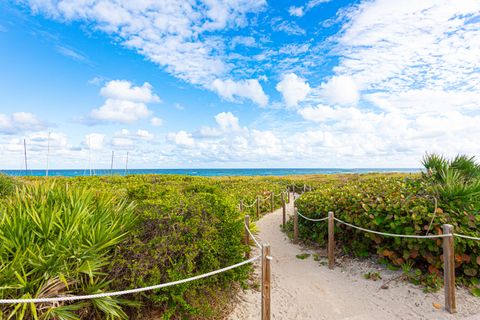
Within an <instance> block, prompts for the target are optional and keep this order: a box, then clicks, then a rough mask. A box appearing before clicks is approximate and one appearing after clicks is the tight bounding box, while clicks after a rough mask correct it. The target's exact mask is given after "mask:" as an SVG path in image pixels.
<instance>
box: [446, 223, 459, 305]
mask: <svg viewBox="0 0 480 320" xmlns="http://www.w3.org/2000/svg"><path fill="white" fill-rule="evenodd" d="M442 227H443V234H451V236H450V237H444V238H443V283H444V287H445V309H446V310H447V311H448V312H450V313H456V312H457V303H456V301H455V252H454V246H453V245H454V239H453V226H452V225H450V224H444V225H443V226H442Z"/></svg>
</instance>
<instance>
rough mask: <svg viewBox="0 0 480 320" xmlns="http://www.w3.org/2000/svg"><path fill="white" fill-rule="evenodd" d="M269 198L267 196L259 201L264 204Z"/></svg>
mask: <svg viewBox="0 0 480 320" xmlns="http://www.w3.org/2000/svg"><path fill="white" fill-rule="evenodd" d="M269 198H270V195H268V196H267V197H266V198H265V199H261V200H260V201H262V202H264V201H267V200H268V199H269Z"/></svg>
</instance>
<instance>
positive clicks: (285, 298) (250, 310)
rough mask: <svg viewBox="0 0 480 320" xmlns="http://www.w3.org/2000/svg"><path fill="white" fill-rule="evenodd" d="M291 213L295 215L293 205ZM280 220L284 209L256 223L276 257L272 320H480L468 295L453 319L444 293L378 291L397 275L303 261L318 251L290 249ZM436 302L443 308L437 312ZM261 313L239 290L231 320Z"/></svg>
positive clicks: (408, 287)
mask: <svg viewBox="0 0 480 320" xmlns="http://www.w3.org/2000/svg"><path fill="white" fill-rule="evenodd" d="M287 212H288V213H289V214H291V213H292V212H293V205H292V204H290V205H289V206H288V210H287ZM281 215H282V210H281V209H280V210H277V211H275V212H273V213H270V214H267V215H265V216H264V217H262V218H261V219H260V220H259V221H257V223H256V224H257V228H258V230H259V234H258V235H257V238H258V239H259V240H260V242H261V243H269V244H270V245H271V253H272V256H273V260H272V319H288V320H292V319H351V320H354V319H355V320H367V319H368V320H372V319H373V320H376V319H378V320H380V319H469V320H473V319H479V320H480V299H479V298H475V297H473V296H471V295H470V294H469V293H468V292H466V291H465V290H462V289H460V290H458V295H457V309H458V313H457V314H455V315H450V314H448V313H447V312H446V311H445V310H444V309H443V303H444V296H443V292H441V291H439V292H437V293H424V292H423V291H422V288H420V287H417V286H414V285H412V284H410V283H406V282H403V281H393V282H391V283H390V284H389V288H388V289H380V286H381V285H382V283H384V282H385V281H386V280H388V279H390V278H393V277H396V276H398V274H399V273H398V272H395V271H390V270H386V269H384V268H382V267H381V266H378V265H376V264H375V263H371V262H369V261H359V260H348V261H345V262H343V263H340V266H337V267H336V268H335V269H334V270H329V269H328V267H327V266H325V262H326V260H325V258H321V260H320V261H315V260H314V259H313V258H312V256H310V257H309V258H307V259H305V260H301V259H298V258H296V255H297V254H299V253H302V252H307V253H316V252H313V251H308V250H306V251H305V250H303V249H302V248H301V247H300V246H297V245H294V244H292V242H291V241H290V240H289V239H288V238H287V237H286V235H285V234H284V233H283V232H281V230H280V224H281V220H282V218H281ZM255 250H256V249H255ZM257 253H258V251H256V252H254V253H253V254H257ZM323 255H324V254H323ZM257 262H258V260H257ZM260 270H261V268H260V263H259V262H258V263H256V264H255V273H256V277H255V278H256V279H259V277H260V272H261V271H260ZM366 272H380V274H381V275H382V280H379V281H372V280H367V279H364V277H363V275H364V274H365V273H366ZM258 282H259V281H258ZM434 303H435V304H440V305H441V306H442V307H441V308H440V309H437V308H435V307H434ZM437 307H438V305H437ZM260 308H261V306H260V292H259V291H257V290H252V289H249V290H245V291H241V293H240V294H239V296H238V303H237V305H236V307H235V309H234V310H233V312H232V313H231V315H230V317H229V319H231V320H240V319H242V320H243V319H260V315H261V312H260Z"/></svg>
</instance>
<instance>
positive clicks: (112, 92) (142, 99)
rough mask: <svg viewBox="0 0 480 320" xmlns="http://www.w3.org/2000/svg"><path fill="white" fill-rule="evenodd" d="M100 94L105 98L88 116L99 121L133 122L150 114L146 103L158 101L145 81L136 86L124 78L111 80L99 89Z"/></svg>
mask: <svg viewBox="0 0 480 320" xmlns="http://www.w3.org/2000/svg"><path fill="white" fill-rule="evenodd" d="M100 94H101V95H102V96H104V97H105V98H107V99H106V100H105V102H104V104H103V105H102V106H101V107H100V108H98V109H94V110H92V111H91V112H90V118H92V119H93V120H97V121H101V122H113V123H133V122H135V121H137V120H140V119H143V118H146V117H148V116H150V115H151V113H152V112H151V111H150V110H149V109H148V107H147V105H146V104H147V103H152V102H160V98H159V97H158V96H157V95H156V94H154V93H153V90H152V86H151V85H150V84H149V83H147V82H145V83H144V84H143V85H142V86H138V87H136V86H134V85H133V84H132V83H131V82H129V81H126V80H112V81H109V82H108V83H106V84H105V86H104V87H103V88H102V89H100ZM157 119H158V118H157ZM157 123H158V121H157Z"/></svg>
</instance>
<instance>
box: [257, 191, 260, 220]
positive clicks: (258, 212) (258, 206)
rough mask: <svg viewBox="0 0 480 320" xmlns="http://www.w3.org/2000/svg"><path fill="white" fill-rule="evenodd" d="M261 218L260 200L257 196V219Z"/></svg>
mask: <svg viewBox="0 0 480 320" xmlns="http://www.w3.org/2000/svg"><path fill="white" fill-rule="evenodd" d="M258 218H260V199H259V197H258V196H257V219H258Z"/></svg>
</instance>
